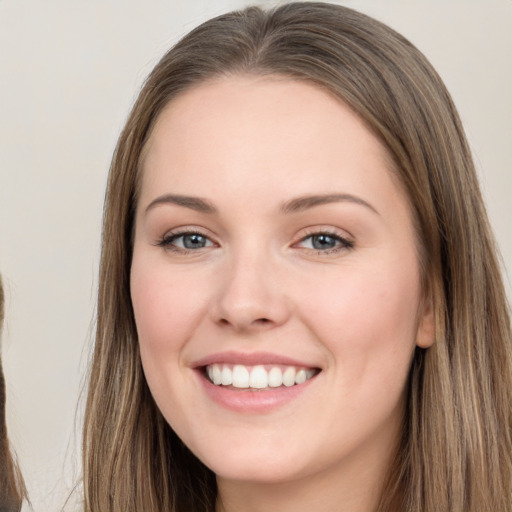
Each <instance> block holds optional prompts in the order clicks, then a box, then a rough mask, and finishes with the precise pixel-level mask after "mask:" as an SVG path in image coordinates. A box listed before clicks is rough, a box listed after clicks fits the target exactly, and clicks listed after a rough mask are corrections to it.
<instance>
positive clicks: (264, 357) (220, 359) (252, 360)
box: [190, 351, 319, 368]
mask: <svg viewBox="0 0 512 512" xmlns="http://www.w3.org/2000/svg"><path fill="white" fill-rule="evenodd" d="M216 363H217V364H222V363H224V364H242V365H244V366H256V365H272V364H274V365H282V366H297V367H300V368H319V367H318V366H317V365H311V364H309V363H306V362H304V361H299V360H297V359H293V358H290V357H287V356H283V355H279V354H272V353H270V352H252V353H247V352H236V351H228V352H219V353H216V354H211V355H209V356H205V357H203V358H201V359H198V360H197V361H194V362H193V363H192V364H191V365H190V366H191V367H192V368H202V367H205V366H209V365H211V364H216Z"/></svg>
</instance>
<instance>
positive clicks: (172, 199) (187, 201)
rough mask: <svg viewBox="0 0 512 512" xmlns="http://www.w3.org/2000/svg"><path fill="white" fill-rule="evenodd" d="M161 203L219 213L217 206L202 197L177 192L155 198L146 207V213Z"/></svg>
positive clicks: (197, 210)
mask: <svg viewBox="0 0 512 512" xmlns="http://www.w3.org/2000/svg"><path fill="white" fill-rule="evenodd" d="M161 204H175V205H178V206H183V207H184V208H190V209H191V210H195V211H196V212H201V213H209V214H214V213H217V208H215V206H213V205H212V204H211V203H209V202H208V201H206V200H205V199H201V198H200V197H192V196H181V195H177V194H166V195H163V196H159V197H157V198H156V199H153V201H151V203H149V205H148V207H147V208H146V211H145V213H147V212H148V211H149V210H151V209H152V208H154V207H155V206H158V205H161Z"/></svg>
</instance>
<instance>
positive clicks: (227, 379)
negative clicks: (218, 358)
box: [221, 366, 233, 386]
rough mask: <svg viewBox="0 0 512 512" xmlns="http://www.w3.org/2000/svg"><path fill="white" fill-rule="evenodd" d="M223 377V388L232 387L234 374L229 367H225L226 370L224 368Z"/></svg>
mask: <svg viewBox="0 0 512 512" xmlns="http://www.w3.org/2000/svg"><path fill="white" fill-rule="evenodd" d="M221 377H222V382H221V384H222V385H223V386H230V385H231V384H233V372H232V371H231V370H230V369H229V367H228V366H224V368H222V373H221Z"/></svg>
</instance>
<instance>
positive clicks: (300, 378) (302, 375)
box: [295, 370, 306, 384]
mask: <svg viewBox="0 0 512 512" xmlns="http://www.w3.org/2000/svg"><path fill="white" fill-rule="evenodd" d="M303 382H306V370H299V371H298V372H297V374H296V375H295V384H302V383H303Z"/></svg>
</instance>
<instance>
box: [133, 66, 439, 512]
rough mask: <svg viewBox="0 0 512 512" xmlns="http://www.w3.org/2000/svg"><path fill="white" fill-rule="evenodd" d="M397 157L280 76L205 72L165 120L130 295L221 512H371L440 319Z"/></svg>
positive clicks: (151, 164) (163, 406)
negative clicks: (415, 362) (418, 361)
mask: <svg viewBox="0 0 512 512" xmlns="http://www.w3.org/2000/svg"><path fill="white" fill-rule="evenodd" d="M390 169H391V164H390V159H389V158H388V155H387V153H386V150H385V149H384V147H383V146H382V144H381V143H380V142H379V140H378V139H377V138H376V137H375V136H374V135H373V134H372V133H371V132H370V131H369V130H368V129H367V127H366V126H365V125H364V123H363V122H362V121H361V120H360V119H359V118H358V117H357V116H356V115H354V114H353V113H352V112H351V111H350V110H349V109H348V108H347V107H346V106H345V105H344V104H343V103H342V102H340V101H339V100H337V99H335V98H333V97H331V96H329V95H328V94H326V93H325V92H323V91H322V90H320V89H319V88H317V87H315V86H313V85H310V84H306V83H303V82H298V81H292V80H289V79H286V78H279V77H271V78H269V77H266V78H263V77H254V76H234V77H233V76H231V77H229V78H222V79H218V80H215V81H210V82H207V83H204V84H201V85H199V86H196V87H195V88H193V89H190V90H188V91H186V92H185V93H183V94H182V95H180V96H179V97H178V98H176V99H174V100H173V101H172V102H171V103H170V104H169V105H168V106H167V107H166V109H165V110H164V111H163V113H162V114H161V115H160V116H159V119H158V121H157V123H156V125H155V128H154V130H153V133H152V134H151V137H150V141H149V143H148V146H147V148H146V152H145V157H144V162H143V179H142V185H141V191H140V196H139V202H138V205H137V211H136V229H135V242H134V252H133V261H132V268H131V293H132V302H133V307H134V313H135V319H136V324H137V331H138V335H139V341H140V352H141V358H142V363H143V367H144V372H145V375H146V378H147V381H148V384H149V387H150V389H151V392H152V394H153V397H154V399H155V401H156V403H157V405H158V407H159V408H160V410H161V411H162V413H163V415H164V417H165V418H166V420H167V421H168V422H169V424H170V425H171V426H172V428H173V429H174V430H175V432H176V433H177V434H178V435H179V436H180V437H181V438H182V440H183V441H184V442H185V444H186V445H187V446H188V447H189V448H190V449H191V450H192V451H193V452H194V453H195V454H196V455H197V457H199V459H201V460H202V461H203V462H204V463H205V464H206V465H207V466H208V467H209V468H211V469H212V470H213V471H214V472H215V474H216V475H217V481H218V488H219V501H218V504H217V509H218V511H221V510H222V511H226V512H230V511H238V512H241V511H242V512H243V511H246V512H249V511H250V512H260V511H261V512H263V511H265V512H271V511H280V512H287V511H292V510H293V511H294V512H300V511H306V510H307V511H310V510H312V509H314V510H315V511H317V512H321V511H332V510H336V511H347V512H348V511H350V512H353V511H354V510H357V511H358V512H365V511H367V512H370V511H373V510H375V507H376V503H377V500H378V495H379V491H380V488H381V486H382V484H383V480H384V478H385V473H386V468H387V467H388V465H389V463H390V458H391V457H392V454H393V450H394V448H395V446H396V440H397V437H398V435H399V432H400V428H401V418H402V414H403V406H404V389H405V385H406V380H407V374H408V370H409V367H410V362H411V358H412V355H413V352H414V349H415V347H416V346H417V345H418V346H422V347H427V346H429V345H430V344H431V343H432V330H433V327H432V325H433V322H432V318H431V316H432V315H431V308H430V307H425V306H423V304H427V305H428V301H422V290H421V285H420V281H421V279H420V272H419V265H418V256H417V253H418V251H417V246H416V242H415V240H416V238H415V234H414V228H413V221H412V217H411V213H410V209H409V207H408V203H407V200H406V197H405V194H404V192H403V190H402V189H401V187H400V186H399V184H398V180H397V179H396V177H394V176H393V174H392V171H391V170H390ZM235 366H237V367H238V368H237V369H235ZM224 367H225V370H224V372H222V370H223V369H224ZM254 367H258V368H257V371H256V372H255V373H254V380H252V381H251V382H249V385H250V386H252V387H247V385H248V383H247V381H244V375H245V376H247V374H249V375H251V377H250V378H252V377H253V376H252V374H251V372H252V371H253V370H254ZM240 368H241V369H240ZM272 368H277V370H272ZM289 368H293V369H294V370H293V371H292V370H289ZM271 370H272V371H273V374H274V377H275V378H277V382H274V381H272V382H273V384H272V386H275V387H272V386H271V384H270V381H271V380H272V378H271V377H269V375H270V373H272V372H271ZM287 370H288V374H290V372H291V373H292V374H293V373H295V374H296V376H297V382H298V383H297V384H293V383H290V382H288V386H287V385H284V384H283V385H279V378H280V376H283V375H284V374H286V372H287ZM301 370H304V371H303V372H300V371H301ZM237 372H238V373H237ZM235 373H237V377H236V386H235V385H234V381H233V384H231V385H230V384H229V383H230V382H231V381H230V379H231V378H233V379H235V376H234V374H235ZM299 373H300V374H301V376H298V375H299ZM208 374H209V376H208ZM221 374H222V375H221ZM219 375H221V377H219ZM276 375H277V377H276ZM221 378H225V379H227V380H225V381H219V379H221ZM283 378H284V377H283ZM240 379H241V380H240ZM261 379H263V380H261ZM269 379H270V380H269ZM304 379H306V380H305V382H303V381H304ZM212 380H213V381H216V382H212ZM222 382H224V384H223V383H222ZM291 384H293V385H291ZM239 386H242V387H239ZM260 386H263V388H260Z"/></svg>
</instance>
